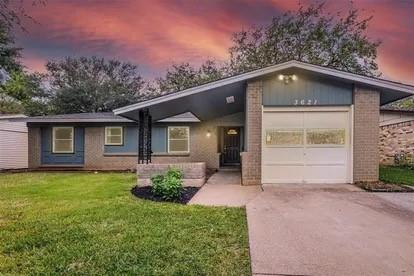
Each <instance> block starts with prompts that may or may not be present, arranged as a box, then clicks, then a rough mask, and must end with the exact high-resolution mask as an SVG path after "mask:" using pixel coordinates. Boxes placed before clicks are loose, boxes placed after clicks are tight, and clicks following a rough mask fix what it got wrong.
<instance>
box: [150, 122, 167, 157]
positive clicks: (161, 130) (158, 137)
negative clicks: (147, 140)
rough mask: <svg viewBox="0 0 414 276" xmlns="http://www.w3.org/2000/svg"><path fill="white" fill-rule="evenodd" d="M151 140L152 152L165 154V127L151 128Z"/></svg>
mask: <svg viewBox="0 0 414 276" xmlns="http://www.w3.org/2000/svg"><path fill="white" fill-rule="evenodd" d="M151 138H152V140H151V141H152V142H151V143H152V151H153V152H167V127H153V128H152V136H151Z"/></svg>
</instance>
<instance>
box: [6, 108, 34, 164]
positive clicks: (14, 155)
mask: <svg viewBox="0 0 414 276" xmlns="http://www.w3.org/2000/svg"><path fill="white" fill-rule="evenodd" d="M22 117H25V116H24V115H0V170H8V169H25V168H27V167H28V148H27V146H28V141H27V127H26V122H19V121H13V119H16V118H22Z"/></svg>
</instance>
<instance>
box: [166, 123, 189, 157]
mask: <svg viewBox="0 0 414 276" xmlns="http://www.w3.org/2000/svg"><path fill="white" fill-rule="evenodd" d="M171 128H185V129H187V133H188V148H187V150H186V151H172V150H170V140H171V139H170V129H171ZM167 132H168V133H167V136H168V138H167V151H168V153H190V127H188V126H169V127H168V129H167ZM172 140H184V139H172Z"/></svg>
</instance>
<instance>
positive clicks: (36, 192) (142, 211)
mask: <svg viewBox="0 0 414 276" xmlns="http://www.w3.org/2000/svg"><path fill="white" fill-rule="evenodd" d="M134 182H135V175H134V174H129V173H99V174H93V173H19V174H0V275H4V274H12V275H15V274H42V275H43V274H45V275H47V274H49V275H50V274H78V275H79V274H95V275H102V274H111V275H114V274H118V275H119V274H130V275H131V274H135V275H248V274H250V261H249V251H248V237H247V223H246V215H245V210H244V209H242V208H208V207H201V206H185V205H179V204H173V203H155V202H151V201H146V200H140V199H136V198H134V197H133V196H132V195H131V194H130V189H131V187H132V186H133V185H134Z"/></svg>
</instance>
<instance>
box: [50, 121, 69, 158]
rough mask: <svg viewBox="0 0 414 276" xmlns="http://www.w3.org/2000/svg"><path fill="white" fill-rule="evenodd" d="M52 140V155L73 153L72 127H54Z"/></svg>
mask: <svg viewBox="0 0 414 276" xmlns="http://www.w3.org/2000/svg"><path fill="white" fill-rule="evenodd" d="M52 140H53V143H52V145H53V146H52V151H53V153H73V127H54V128H53V131H52Z"/></svg>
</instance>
